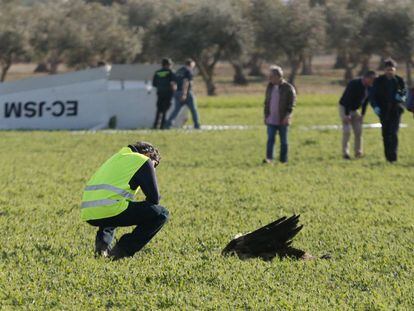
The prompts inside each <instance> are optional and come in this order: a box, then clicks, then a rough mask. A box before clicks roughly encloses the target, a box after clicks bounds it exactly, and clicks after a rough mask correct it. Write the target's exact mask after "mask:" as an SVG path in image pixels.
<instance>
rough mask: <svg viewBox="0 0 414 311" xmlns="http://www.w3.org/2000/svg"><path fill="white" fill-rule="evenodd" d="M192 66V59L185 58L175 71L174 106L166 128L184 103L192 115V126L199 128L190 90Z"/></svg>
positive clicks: (194, 102)
mask: <svg viewBox="0 0 414 311" xmlns="http://www.w3.org/2000/svg"><path fill="white" fill-rule="evenodd" d="M194 67H195V62H194V61H193V60H192V59H187V60H186V61H185V66H184V67H181V68H180V69H179V70H178V71H177V72H176V81H177V92H175V95H174V100H175V107H174V110H173V112H172V113H171V116H170V117H169V119H168V122H167V127H168V128H170V127H171V125H172V124H174V121H175V118H177V116H178V114H179V113H180V111H181V109H182V108H183V106H184V105H187V106H188V108H189V109H190V112H191V116H192V117H193V122H194V128H196V129H199V128H200V121H199V118H198V111H197V104H196V99H195V97H194V94H193V91H192V84H193V75H194V73H193V72H194Z"/></svg>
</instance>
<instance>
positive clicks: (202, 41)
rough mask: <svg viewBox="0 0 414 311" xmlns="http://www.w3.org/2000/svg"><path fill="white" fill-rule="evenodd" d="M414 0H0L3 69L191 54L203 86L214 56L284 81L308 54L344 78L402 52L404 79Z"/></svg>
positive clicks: (240, 79)
mask: <svg viewBox="0 0 414 311" xmlns="http://www.w3.org/2000/svg"><path fill="white" fill-rule="evenodd" d="M413 26H414V4H412V1H407V0H395V1H392V2H384V1H377V0H310V1H305V0H289V1H283V0H168V1H167V0H164V1H163V0H113V1H110V0H71V1H65V0H43V1H28V0H26V1H23V0H21V1H10V0H0V65H1V68H2V77H1V78H2V79H3V80H4V77H5V75H6V73H7V70H8V69H9V68H10V66H11V65H12V64H13V62H16V61H19V60H31V61H36V62H38V63H43V64H44V65H45V67H46V68H47V70H48V71H49V72H50V73H55V72H56V71H57V68H58V66H59V64H61V63H65V64H67V65H68V66H70V67H74V68H84V67H87V66H93V65H94V64H96V63H97V62H99V61H105V62H114V63H128V62H145V61H148V62H153V61H158V60H159V58H160V57H163V56H170V57H173V58H174V59H176V60H177V61H182V60H183V59H185V58H187V57H191V58H193V59H194V60H195V61H196V63H197V67H198V70H199V72H200V75H201V77H202V78H203V80H204V82H205V85H206V88H207V91H208V94H210V95H213V94H215V92H216V88H215V83H214V71H215V67H216V65H217V63H218V62H219V61H228V62H229V63H230V64H231V65H232V66H233V68H234V72H235V76H234V78H235V79H234V81H235V82H236V83H240V84H243V83H246V82H247V79H246V76H245V71H246V69H249V70H250V73H251V74H256V75H257V74H261V71H260V65H261V64H262V63H263V62H265V61H266V62H281V61H283V62H286V63H287V64H289V67H290V70H289V77H288V79H289V80H290V82H292V83H294V82H295V78H296V75H297V74H298V73H300V70H301V69H302V71H301V73H302V74H312V59H313V56H314V55H316V54H319V53H326V52H329V53H332V52H335V53H336V54H337V56H338V57H337V64H336V65H337V67H338V68H343V69H344V79H345V80H349V79H351V78H352V77H353V76H354V74H355V73H354V71H355V69H356V68H357V67H360V70H366V69H367V66H368V64H369V60H370V58H371V57H372V56H373V55H375V54H377V55H380V56H381V57H387V56H393V57H395V58H397V59H398V60H401V61H403V62H404V63H405V64H406V67H407V74H408V77H409V83H410V82H411V75H410V73H411V64H412V55H413V52H414V51H413V48H414V27H413Z"/></svg>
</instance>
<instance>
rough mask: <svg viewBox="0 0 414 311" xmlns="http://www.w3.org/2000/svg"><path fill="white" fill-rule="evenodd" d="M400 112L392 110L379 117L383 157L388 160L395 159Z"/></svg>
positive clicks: (392, 160) (393, 160)
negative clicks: (392, 111)
mask: <svg viewBox="0 0 414 311" xmlns="http://www.w3.org/2000/svg"><path fill="white" fill-rule="evenodd" d="M400 119H401V113H400V112H394V113H390V114H387V115H385V116H383V117H381V125H382V139H383V142H384V152H385V158H386V159H387V161H389V162H395V161H397V152H398V130H399V128H400Z"/></svg>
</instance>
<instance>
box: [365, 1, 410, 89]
mask: <svg viewBox="0 0 414 311" xmlns="http://www.w3.org/2000/svg"><path fill="white" fill-rule="evenodd" d="M364 35H365V38H366V40H367V41H368V42H370V44H371V48H373V49H374V50H375V51H376V52H377V53H378V54H380V55H383V56H393V57H395V58H397V59H399V60H402V61H403V62H404V63H405V66H406V75H407V84H408V85H410V86H411V85H412V77H411V67H412V56H413V53H414V7H413V4H411V3H406V2H403V1H401V2H400V3H393V5H389V4H383V5H381V6H378V7H377V9H376V10H374V11H372V12H371V13H370V14H369V15H368V16H367V18H366V20H365V26H364Z"/></svg>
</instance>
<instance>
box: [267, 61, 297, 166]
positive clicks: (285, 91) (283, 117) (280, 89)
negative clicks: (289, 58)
mask: <svg viewBox="0 0 414 311" xmlns="http://www.w3.org/2000/svg"><path fill="white" fill-rule="evenodd" d="M269 71H270V72H269V83H268V85H267V88H266V97H265V102H264V121H265V124H266V126H267V145H266V158H265V159H264V160H263V163H265V164H272V163H273V160H274V155H273V154H274V145H275V137H276V134H277V133H278V132H279V137H280V157H279V160H280V162H281V163H287V162H288V130H289V125H290V124H291V119H292V113H293V109H294V107H295V104H296V91H295V87H294V86H293V85H291V84H290V83H288V82H287V81H286V80H285V79H284V78H283V70H282V68H281V67H279V66H271V67H270V70H269Z"/></svg>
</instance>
